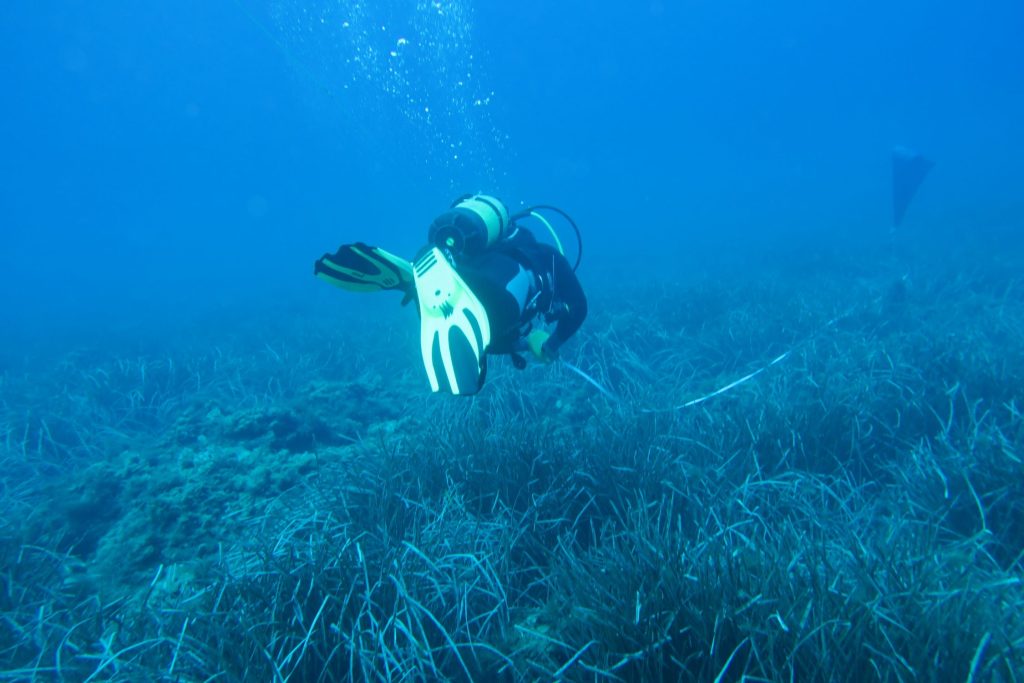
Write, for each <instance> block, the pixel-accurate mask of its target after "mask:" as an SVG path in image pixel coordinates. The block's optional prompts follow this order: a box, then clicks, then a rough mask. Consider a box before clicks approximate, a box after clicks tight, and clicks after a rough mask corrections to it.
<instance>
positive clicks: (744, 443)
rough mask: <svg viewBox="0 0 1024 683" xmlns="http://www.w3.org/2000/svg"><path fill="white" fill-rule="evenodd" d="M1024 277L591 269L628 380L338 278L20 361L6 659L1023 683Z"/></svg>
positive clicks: (6, 420) (2, 604)
mask: <svg viewBox="0 0 1024 683" xmlns="http://www.w3.org/2000/svg"><path fill="white" fill-rule="evenodd" d="M972 259H974V260H972ZM865 263H867V264H870V265H865ZM1017 266H1019V264H1015V263H1010V262H1008V259H1003V260H1002V261H999V260H998V259H996V257H987V259H981V260H980V261H979V260H977V259H976V257H970V258H967V257H963V258H960V259H953V258H948V259H938V258H935V259H930V260H929V259H925V258H921V259H906V258H903V259H896V258H889V259H888V260H887V259H882V258H875V255H864V254H857V255H853V254H848V255H845V256H843V257H829V258H823V259H819V260H818V261H814V262H813V263H810V264H809V265H807V266H806V267H802V268H796V267H778V266H773V267H769V266H766V265H763V264H762V265H760V266H756V267H751V268H744V269H739V268H737V269H736V272H735V273H733V274H732V275H731V276H729V277H715V278H701V277H694V278H690V279H688V280H687V281H679V282H675V281H672V279H671V278H667V279H664V280H660V281H633V282H624V283H622V284H619V285H617V286H615V287H610V286H607V285H601V284H598V283H599V281H600V279H599V278H596V277H593V276H590V279H589V280H588V274H587V273H586V272H585V271H584V272H583V273H581V275H582V277H583V279H584V282H585V284H590V303H591V316H590V318H589V319H588V321H587V323H586V325H585V327H584V329H583V331H582V332H581V334H580V335H579V337H578V339H577V340H576V341H575V342H574V343H573V345H571V346H568V347H566V348H565V350H564V358H565V360H567V361H569V362H571V363H572V364H574V365H575V366H578V367H579V368H580V369H582V370H584V371H585V372H587V373H588V374H590V375H591V376H592V377H593V378H594V379H595V380H596V381H597V382H599V383H600V384H601V385H602V386H604V387H605V388H607V389H608V391H609V392H611V394H612V396H611V397H609V396H606V395H604V394H602V393H601V392H599V391H597V390H596V389H595V388H594V387H593V386H591V385H590V384H589V383H588V382H586V381H584V380H582V379H581V378H580V377H579V376H577V375H576V374H575V373H573V372H571V371H570V370H569V369H568V368H567V367H565V366H562V365H558V364H556V365H552V366H540V365H531V366H530V367H529V368H527V369H526V370H525V371H522V372H517V371H516V370H514V369H513V368H512V367H511V365H510V364H508V363H507V362H503V360H502V359H494V360H493V361H492V364H491V368H490V377H489V380H488V386H487V388H486V389H485V390H484V391H483V392H482V393H481V394H480V395H479V396H478V397H476V398H473V399H458V398H453V397H441V396H434V395H431V394H430V393H429V391H428V389H427V388H426V385H425V380H424V377H423V376H422V369H421V368H420V367H419V365H418V357H417V355H416V353H417V351H416V343H417V342H416V329H415V315H414V314H413V313H412V312H411V311H406V312H404V313H408V318H407V319H406V318H402V319H401V320H404V321H405V322H406V323H407V324H405V325H396V324H394V323H393V321H392V319H390V318H388V319H384V320H381V321H379V322H374V321H373V318H372V317H367V318H366V319H359V320H358V321H356V320H352V319H348V318H346V317H345V314H344V306H345V302H344V301H342V300H340V299H339V304H338V306H339V309H338V310H339V312H338V313H337V314H333V313H332V315H329V316H325V315H323V314H322V311H321V314H320V315H305V314H304V313H303V312H301V311H299V312H295V313H292V314H291V315H288V316H282V315H274V316H273V319H272V320H268V319H264V318H261V317H259V316H258V315H254V316H252V317H251V318H250V319H247V320H240V321H239V320H234V321H231V322H230V324H229V322H227V321H224V322H221V323H219V324H210V323H209V322H208V324H205V325H195V327H194V329H193V328H187V329H183V330H182V332H181V334H180V335H176V336H167V337H165V338H164V339H163V340H162V342H161V343H160V344H154V345H142V346H139V345H136V346H135V347H133V348H131V349H130V350H128V351H123V352H115V351H113V350H112V348H111V347H108V346H102V347H92V348H85V347H83V348H74V349H68V350H66V352H62V353H60V354H57V356H56V357H55V358H45V359H44V358H37V357H35V356H33V357H30V358H25V357H22V356H17V357H15V356H14V355H13V354H10V355H9V356H8V357H6V358H5V359H4V363H5V365H4V369H3V374H2V375H0V396H2V402H0V410H2V413H0V429H2V432H0V446H2V463H0V464H2V468H0V476H2V482H0V483H2V488H0V506H2V507H0V568H2V570H0V679H2V680H25V681H29V680H40V681H42V680H64V681H100V680H129V681H142V680H148V681H225V682H226V681H243V680H245V681H317V682H321V681H322V682H328V681H345V680H357V681H371V680H372V681H391V680H402V681H417V680H428V681H432V680H452V681H468V680H481V681H535V680H541V681H548V680H565V681H676V680H681V681H715V682H718V681H737V680H746V681H781V680H787V681H788V680H793V681H968V682H971V681H1017V680H1020V679H1021V678H1022V677H1024V676H1022V673H1021V672H1022V671H1024V567H1022V557H1024V462H1022V459H1024V415H1022V411H1024V393H1022V392H1024V283H1022V282H1020V280H1019V273H1020V272H1021V271H1020V270H1019V268H1018V267H1017ZM387 304H388V305H392V302H391V301H388V302H387ZM394 305H396V306H397V304H394ZM267 316H270V314H269V313H268V314H267ZM356 324H358V326H359V327H360V329H361V330H363V331H364V334H363V335H361V336H359V337H356V336H352V335H347V334H346V333H345V331H346V326H349V325H356ZM370 340H373V341H370ZM382 346H386V347H387V350H386V351H384V352H381V350H380V349H381V347H382ZM783 354H787V355H785V356H783ZM780 356H782V359H781V360H779V362H777V363H775V364H774V365H769V363H770V362H771V361H772V360H774V359H777V358H779V357H780ZM762 369H763V371H761V372H760V373H758V374H756V375H755V376H753V377H751V378H750V379H749V380H747V381H744V382H740V383H739V384H737V385H736V386H734V387H733V388H731V389H729V390H728V391H724V392H722V393H720V394H718V395H715V396H713V397H711V398H708V399H707V400H704V401H699V402H696V403H694V401H697V400H699V399H701V398H703V397H705V396H707V395H709V394H711V393H712V392H715V391H716V390H718V389H720V388H722V387H724V386H727V385H729V384H731V383H733V382H735V381H736V380H738V379H740V378H743V377H746V376H747V375H750V374H752V373H755V372H757V371H758V370H762ZM686 404H691V405H686Z"/></svg>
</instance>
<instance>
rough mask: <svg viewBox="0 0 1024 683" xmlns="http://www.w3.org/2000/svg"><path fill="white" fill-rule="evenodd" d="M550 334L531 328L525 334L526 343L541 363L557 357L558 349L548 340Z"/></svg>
mask: <svg viewBox="0 0 1024 683" xmlns="http://www.w3.org/2000/svg"><path fill="white" fill-rule="evenodd" d="M550 336H551V334H550V333H548V332H545V331H544V330H533V331H532V332H530V334H528V335H526V345H527V346H528V347H530V351H531V352H532V353H533V355H534V356H536V357H537V360H539V361H540V362H541V363H550V362H552V361H554V360H556V359H557V358H558V349H556V348H555V345H554V344H551V343H550V342H549V341H548V337H550Z"/></svg>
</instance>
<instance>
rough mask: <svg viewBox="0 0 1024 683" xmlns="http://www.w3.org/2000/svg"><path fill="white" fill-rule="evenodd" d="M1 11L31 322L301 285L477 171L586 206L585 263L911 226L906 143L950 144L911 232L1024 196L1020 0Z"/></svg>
mask: <svg viewBox="0 0 1024 683" xmlns="http://www.w3.org/2000/svg"><path fill="white" fill-rule="evenodd" d="M0 12H2V21H0V59H2V64H3V65H4V66H3V68H2V71H0V91H2V92H3V93H4V98H3V99H4V102H5V105H4V106H3V108H2V112H0V130H2V136H3V149H4V151H3V154H2V155H0V215H2V216H3V218H2V225H3V249H2V251H0V291H2V292H3V299H4V303H3V313H2V315H3V322H4V325H5V326H6V327H8V329H11V328H15V329H20V330H25V329H29V330H31V331H30V332H27V333H25V334H24V336H23V338H24V339H26V340H31V339H32V338H33V337H34V336H35V335H40V334H46V331H47V330H49V329H51V328H62V327H63V326H66V325H69V324H74V325H76V326H78V327H79V329H81V328H82V327H83V326H84V327H85V328H88V327H89V325H90V324H91V323H90V321H96V320H100V319H102V320H106V321H110V322H111V323H114V322H119V321H124V320H137V319H138V318H139V316H140V315H144V316H147V317H150V318H151V319H153V321H154V322H159V321H163V322H166V321H168V320H174V319H176V318H178V317H181V316H184V317H189V316H194V315H195V314H196V313H197V312H202V311H204V310H206V309H211V308H212V309H214V310H217V309H218V308H223V307H227V308H229V309H230V308H236V307H238V306H243V305H256V306H260V305H262V304H264V303H265V302H266V301H267V300H268V299H274V300H283V301H285V302H287V301H291V300H298V301H308V300H309V298H310V297H316V296H320V295H321V294H323V293H322V292H320V291H319V290H320V289H321V288H319V287H318V286H317V285H318V283H316V282H315V281H314V279H313V278H311V277H309V271H310V268H309V264H310V261H311V259H312V258H315V257H316V256H318V255H319V254H320V253H322V252H324V251H327V250H332V249H333V248H334V247H335V246H336V245H337V244H338V243H340V242H342V241H353V240H356V239H362V240H367V241H376V242H378V243H381V244H384V245H386V246H388V247H390V248H392V249H394V250H396V251H409V250H412V249H415V248H416V246H418V245H419V243H420V242H421V241H422V239H423V235H424V231H425V229H426V226H427V225H428V224H429V221H430V219H431V218H432V217H433V216H434V215H435V214H436V213H438V212H439V211H440V210H443V209H444V208H445V207H446V206H447V204H448V203H449V202H450V201H451V199H453V198H454V197H455V196H458V195H459V194H461V193H464V192H471V191H487V192H491V193H494V194H497V195H498V196H501V197H502V198H504V199H505V200H506V201H507V202H509V203H510V204H511V205H513V206H521V205H523V204H525V203H535V202H552V203H557V204H559V205H561V206H564V207H565V208H567V209H568V210H570V211H571V212H572V213H573V214H574V215H575V216H576V217H577V220H578V221H579V222H580V224H581V225H582V226H584V229H585V234H586V240H587V245H586V246H587V248H588V256H587V262H586V264H587V268H588V269H590V270H591V272H600V271H601V269H602V268H603V267H611V266H613V265H615V263H614V260H616V259H620V260H621V259H625V262H624V264H620V265H625V267H626V268H627V270H628V269H629V268H633V267H639V268H643V269H644V270H645V272H656V273H665V272H671V271H672V269H673V268H679V265H678V264H679V263H680V262H681V260H682V262H685V263H687V264H689V263H693V262H697V263H702V264H705V265H707V264H709V263H710V264H714V263H715V262H717V261H718V260H720V259H725V260H734V259H737V258H739V259H740V260H742V259H743V258H745V257H746V256H748V255H751V254H753V255H754V256H756V255H757V254H758V253H763V252H764V250H765V248H766V247H770V248H771V250H772V253H773V254H774V255H775V256H773V258H785V257H786V254H787V253H789V252H790V251H792V252H793V253H797V252H799V251H801V250H807V249H810V250H814V249H819V248H825V249H828V248H831V247H832V246H833V245H835V244H844V243H845V240H854V241H855V242H858V243H859V242H865V243H871V242H872V241H878V240H884V239H888V233H889V229H890V225H889V221H890V219H889V216H890V211H891V210H890V201H891V200H890V195H889V192H890V186H889V183H890V180H889V167H888V163H889V157H888V155H889V151H890V149H891V148H892V147H893V146H894V145H906V146H909V147H912V148H914V149H916V150H919V151H921V152H922V153H924V154H926V155H927V156H928V157H929V158H931V159H932V160H934V161H936V162H937V166H936V169H935V171H934V172H933V173H932V175H931V176H930V177H929V179H928V181H927V183H926V184H925V185H924V187H923V188H922V190H921V192H920V193H919V195H918V196H917V197H916V199H915V202H914V205H913V207H912V209H911V211H910V212H909V214H908V219H907V221H906V224H905V225H904V226H902V230H901V233H900V235H899V237H900V239H902V240H903V241H904V246H906V245H908V244H909V245H910V246H909V248H911V249H916V248H918V244H920V245H922V246H923V245H925V244H927V245H931V246H933V245H934V239H935V238H936V236H937V235H941V236H942V239H943V240H944V242H943V244H956V243H958V241H959V240H962V239H964V238H965V235H969V234H975V235H976V234H977V233H979V232H984V231H998V234H999V235H1001V238H1000V239H1001V240H1006V239H1016V236H1017V235H1019V233H1020V231H1019V228H1020V226H1021V222H1022V219H1024V202H1022V199H1021V195H1020V188H1021V187H1024V182H1022V174H1024V171H1022V166H1021V164H1020V159H1021V158H1022V156H1024V129H1022V127H1021V126H1020V123H1019V122H1020V121H1021V120H1024V90H1022V88H1021V87H1020V84H1021V83H1022V82H1024V47H1022V43H1021V41H1020V39H1019V37H1020V35H1021V30H1022V28H1024V7H1022V6H1021V4H1020V3H1019V2H1012V1H1009V0H995V1H993V2H989V3H986V4H985V6H984V8H976V9H974V8H965V7H964V6H963V5H962V4H959V3H952V2H939V3H936V2H924V1H923V0H922V1H917V2H898V3H883V2H864V3H843V4H838V5H837V4H835V3H832V4H820V3H819V4H814V3H797V2H783V3H772V4H770V5H766V4H765V3H759V2H728V3H711V2H687V3H672V2H650V3H647V2H645V3H642V4H639V5H637V4H627V3H619V4H612V3H591V2H582V1H579V2H562V3H540V2H526V3H516V4H515V5H508V6H507V7H504V6H503V7H495V6H493V4H483V3H471V2H468V1H467V0H459V1H458V2H439V3H432V2H413V1H408V2H395V1H389V2H383V3H366V4H365V5H363V4H361V3H359V2H355V1H354V0H339V1H337V2H328V1H319V2H309V3H300V2H294V1H290V0H275V1H272V2H258V1H257V2H253V1H249V0H237V1H236V2H233V1H229V0H221V1H216V2H205V1H204V2H197V1H186V2H181V3H174V4H173V5H168V4H166V3H155V2H148V1H144V2H139V3H132V4H130V5H129V4H122V3H94V2H77V1H63V2H38V3H16V4H12V3H8V5H7V6H5V7H4V9H3V10H0ZM346 22H347V23H346ZM392 53H394V54H392ZM428 109H429V111H427V110H428ZM925 238H927V239H925ZM585 272H586V271H584V273H585ZM331 294H334V293H333V292H332V293H331Z"/></svg>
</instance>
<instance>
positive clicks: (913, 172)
mask: <svg viewBox="0 0 1024 683" xmlns="http://www.w3.org/2000/svg"><path fill="white" fill-rule="evenodd" d="M934 165H935V164H934V162H931V161H929V160H928V159H925V158H924V157H923V156H921V155H920V154H918V153H917V152H915V151H913V150H911V149H907V148H906V147H894V148H893V150H892V224H893V227H896V226H898V225H899V224H900V223H902V222H903V216H904V215H905V214H906V213H907V207H908V206H910V200H911V199H913V198H914V195H915V194H916V193H917V188H919V187H920V186H921V183H922V182H924V179H925V176H927V175H928V172H929V171H931V170H932V166H934Z"/></svg>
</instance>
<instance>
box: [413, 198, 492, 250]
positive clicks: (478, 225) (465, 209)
mask: <svg viewBox="0 0 1024 683" xmlns="http://www.w3.org/2000/svg"><path fill="white" fill-rule="evenodd" d="M511 225H512V221H510V220H509V213H508V208H507V207H506V206H505V205H504V204H503V203H502V201H501V200H500V199H496V198H494V197H490V196H488V195H485V194H474V195H467V196H465V197H462V198H460V199H458V200H456V202H455V203H454V204H452V207H451V208H450V209H448V210H447V211H445V212H444V213H443V214H441V215H440V216H438V217H437V218H435V219H434V222H433V223H431V224H430V229H429V230H428V231H427V239H428V240H429V241H430V243H431V244H433V245H434V246H436V247H438V248H439V249H441V251H444V252H447V253H448V254H449V255H451V256H452V257H453V258H456V259H458V258H460V257H462V256H475V255H477V254H480V253H481V252H483V251H484V250H485V249H487V247H489V246H491V245H493V244H495V243H497V242H499V241H500V240H502V239H504V238H505V237H507V236H508V234H509V232H510V230H511V227H510V226H511Z"/></svg>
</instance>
